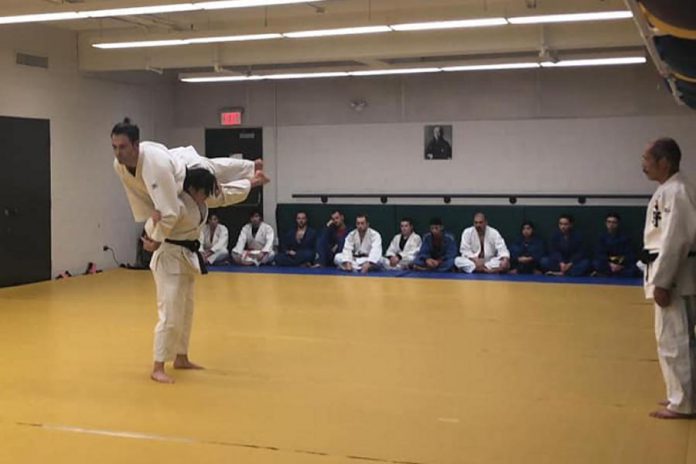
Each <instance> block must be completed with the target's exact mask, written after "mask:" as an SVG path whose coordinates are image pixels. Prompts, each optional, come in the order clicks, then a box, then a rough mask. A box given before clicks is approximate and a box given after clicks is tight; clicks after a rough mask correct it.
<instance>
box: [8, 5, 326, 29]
mask: <svg viewBox="0 0 696 464" xmlns="http://www.w3.org/2000/svg"><path fill="white" fill-rule="evenodd" d="M307 1H308V0H222V1H214V2H197V3H192V2H189V3H176V4H169V5H152V6H136V7H130V8H111V9H107V10H86V11H65V12H60V13H42V14H25V15H17V16H0V24H19V23H38V22H44V21H65V20H71V19H88V18H108V17H117V16H135V15H149V14H160V13H180V12H183V11H201V10H223V9H230V8H250V7H254V6H273V5H289V4H292V3H307ZM311 1H312V3H317V2H323V1H324V0H311Z"/></svg>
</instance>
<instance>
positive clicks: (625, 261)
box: [592, 213, 639, 277]
mask: <svg viewBox="0 0 696 464" xmlns="http://www.w3.org/2000/svg"><path fill="white" fill-rule="evenodd" d="M605 225H606V228H607V231H606V232H605V233H603V234H602V235H600V236H599V241H598V243H597V247H596V248H595V255H594V259H593V260H592V267H593V268H594V272H593V273H592V275H599V276H610V277H635V276H636V275H638V273H639V270H638V268H637V267H636V258H635V253H634V252H633V249H632V247H631V239H630V238H629V237H628V236H627V235H625V234H624V233H623V231H622V230H621V217H620V216H619V214H618V213H609V214H607V216H606V222H605Z"/></svg>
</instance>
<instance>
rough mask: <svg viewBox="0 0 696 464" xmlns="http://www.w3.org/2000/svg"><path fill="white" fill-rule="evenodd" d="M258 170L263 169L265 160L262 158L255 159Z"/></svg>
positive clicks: (255, 169) (255, 166) (255, 167)
mask: <svg viewBox="0 0 696 464" xmlns="http://www.w3.org/2000/svg"><path fill="white" fill-rule="evenodd" d="M256 171H263V160H262V159H257V160H254V172H256Z"/></svg>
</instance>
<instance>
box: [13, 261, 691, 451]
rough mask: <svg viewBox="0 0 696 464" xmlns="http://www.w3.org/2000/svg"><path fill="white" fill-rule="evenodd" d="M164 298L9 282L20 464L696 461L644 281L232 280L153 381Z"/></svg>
mask: <svg viewBox="0 0 696 464" xmlns="http://www.w3.org/2000/svg"><path fill="white" fill-rule="evenodd" d="M155 320H156V311H155V300H154V285H153V282H152V278H151V275H150V274H149V273H148V272H145V271H125V270H117V271H111V272H106V273H104V274H100V275H96V276H88V277H78V278H72V279H68V280H65V281H54V282H47V283H42V284H36V285H29V286H23V287H16V288H8V289H0V463H48V462H50V463H119V464H121V463H154V462H167V463H196V464H199V463H241V464H257V463H258V464H276V463H277V464H291V463H292V464H300V463H301V464H348V463H351V464H360V463H371V464H374V463H378V464H380V463H391V464H397V463H398V464H406V463H408V464H436V463H442V464H451V463H462V464H464V463H486V464H488V463H516V464H521V463H534V464H540V463H553V464H559V463H583V464H585V463H592V464H598V463H630V464H636V463H659V464H667V463H687V462H694V463H696V421H695V422H681V421H670V422H668V421H658V420H654V419H651V418H649V417H648V416H647V413H648V411H650V410H651V409H653V408H654V407H655V402H656V401H658V400H660V399H661V398H662V395H663V387H662V383H661V378H660V375H659V368H658V364H657V361H656V355H655V352H654V351H655V349H654V340H653V332H652V309H651V306H649V305H648V304H646V303H645V302H644V300H643V299H642V295H641V290H640V288H638V287H619V286H603V285H576V284H572V285H567V284H544V283H520V282H503V281H461V280H432V279H409V278H399V279H390V278H369V277H368V278H351V277H336V276H303V275H273V274H264V275H261V274H239V273H212V274H210V275H208V276H206V277H202V278H200V279H199V280H198V282H197V313H196V316H195V322H194V330H193V338H192V346H191V358H192V360H194V361H197V362H200V363H202V364H204V365H205V366H206V367H208V370H206V371H201V372H175V373H174V375H175V377H176V380H177V383H176V384H175V385H171V386H168V385H159V384H156V383H154V382H152V381H150V380H149V379H148V373H149V369H150V367H151V363H150V361H151V344H152V329H153V326H154V323H155Z"/></svg>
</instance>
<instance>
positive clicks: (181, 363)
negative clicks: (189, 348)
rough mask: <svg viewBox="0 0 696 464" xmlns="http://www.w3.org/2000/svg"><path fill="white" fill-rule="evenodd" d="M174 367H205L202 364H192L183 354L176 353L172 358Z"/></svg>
mask: <svg viewBox="0 0 696 464" xmlns="http://www.w3.org/2000/svg"><path fill="white" fill-rule="evenodd" d="M174 369H196V370H198V369H205V368H204V367H203V366H199V365H198V364H194V363H192V362H191V361H189V358H188V356H187V355H185V354H178V355H177V356H176V359H175V360H174Z"/></svg>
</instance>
